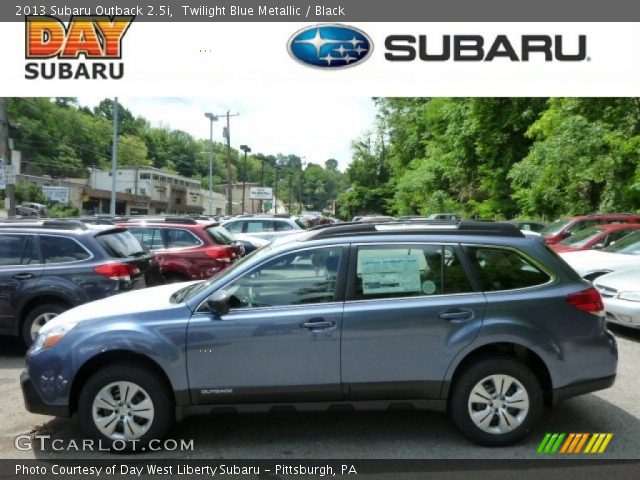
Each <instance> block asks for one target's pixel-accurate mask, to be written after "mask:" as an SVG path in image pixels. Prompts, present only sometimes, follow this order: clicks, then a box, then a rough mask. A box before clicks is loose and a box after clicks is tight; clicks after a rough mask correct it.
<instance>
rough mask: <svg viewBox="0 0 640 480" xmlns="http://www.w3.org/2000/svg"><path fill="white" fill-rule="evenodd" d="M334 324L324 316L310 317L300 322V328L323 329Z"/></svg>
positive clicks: (334, 324)
mask: <svg viewBox="0 0 640 480" xmlns="http://www.w3.org/2000/svg"><path fill="white" fill-rule="evenodd" d="M335 326H336V322H334V321H330V320H325V319H324V318H312V319H311V320H307V321H306V322H304V323H301V324H300V328H308V329H309V330H324V329H327V328H332V327H335Z"/></svg>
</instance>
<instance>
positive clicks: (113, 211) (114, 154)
mask: <svg viewBox="0 0 640 480" xmlns="http://www.w3.org/2000/svg"><path fill="white" fill-rule="evenodd" d="M117 170H118V97H115V99H114V100H113V146H112V149H111V208H110V209H109V213H110V214H111V215H112V216H115V215H116V174H117Z"/></svg>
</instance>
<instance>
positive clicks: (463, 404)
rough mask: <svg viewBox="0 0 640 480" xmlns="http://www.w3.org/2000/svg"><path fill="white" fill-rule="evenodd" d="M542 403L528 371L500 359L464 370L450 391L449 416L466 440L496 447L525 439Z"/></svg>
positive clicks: (508, 359)
mask: <svg viewBox="0 0 640 480" xmlns="http://www.w3.org/2000/svg"><path fill="white" fill-rule="evenodd" d="M542 402H543V398H542V388H541V387H540V382H538V379H537V378H536V376H535V375H534V374H533V372H532V371H531V370H530V369H529V367H527V366H526V365H525V364H523V363H521V362H519V361H518V360H516V359H514V358H513V357H509V356H507V355H499V356H493V357H487V358H485V359H482V360H480V361H478V362H475V363H474V364H472V365H470V366H469V367H467V368H465V370H464V371H463V372H462V373H461V375H460V376H459V377H458V379H457V380H456V382H455V384H454V385H453V387H452V394H451V400H450V403H449V415H450V417H451V420H452V422H453V423H454V424H455V425H456V426H457V427H458V428H459V429H460V430H461V431H462V433H464V434H465V435H466V436H467V437H468V438H469V439H471V440H472V441H474V442H476V443H478V444H480V445H486V446H495V447H497V446H503V445H509V444H512V443H515V442H518V441H519V440H522V439H523V438H525V437H526V436H527V435H528V434H529V433H530V431H531V428H532V426H533V425H535V423H536V422H537V420H538V418H539V417H540V413H541V411H542Z"/></svg>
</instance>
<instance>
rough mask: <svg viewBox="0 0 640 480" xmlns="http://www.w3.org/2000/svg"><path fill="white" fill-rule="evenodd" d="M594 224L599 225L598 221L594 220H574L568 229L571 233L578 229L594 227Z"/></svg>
mask: <svg viewBox="0 0 640 480" xmlns="http://www.w3.org/2000/svg"><path fill="white" fill-rule="evenodd" d="M596 225H599V222H598V221H596V220H583V221H581V222H576V223H575V224H573V225H572V226H571V227H570V228H569V231H570V232H571V233H576V232H579V231H580V230H584V229H585V228H589V227H595V226H596Z"/></svg>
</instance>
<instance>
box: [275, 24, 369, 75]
mask: <svg viewBox="0 0 640 480" xmlns="http://www.w3.org/2000/svg"><path fill="white" fill-rule="evenodd" d="M288 46H289V54H290V55H291V56H292V57H293V58H294V59H296V60H297V61H299V62H301V63H304V64H305V65H308V66H311V67H316V68H331V69H336V68H346V67H352V66H353V65H357V64H359V63H362V62H364V61H365V60H366V59H367V58H369V56H370V55H371V52H372V50H373V42H372V41H371V39H370V38H369V36H368V35H367V34H366V33H364V32H363V31H362V30H358V29H357V28H353V27H347V26H346V25H337V24H322V25H314V26H312V27H306V28H303V29H302V30H299V31H297V32H296V33H295V34H293V36H292V37H291V38H290V39H289V45H288Z"/></svg>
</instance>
